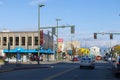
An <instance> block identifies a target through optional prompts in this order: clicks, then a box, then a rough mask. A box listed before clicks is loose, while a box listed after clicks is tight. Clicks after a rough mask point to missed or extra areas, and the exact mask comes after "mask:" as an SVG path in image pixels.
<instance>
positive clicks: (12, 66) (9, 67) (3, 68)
mask: <svg viewBox="0 0 120 80" xmlns="http://www.w3.org/2000/svg"><path fill="white" fill-rule="evenodd" d="M55 63H56V62H40V64H38V63H37V62H27V63H6V64H4V65H0V73H1V72H8V71H13V70H21V69H38V68H50V67H51V66H50V64H55Z"/></svg>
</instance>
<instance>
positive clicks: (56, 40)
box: [56, 18, 61, 60]
mask: <svg viewBox="0 0 120 80" xmlns="http://www.w3.org/2000/svg"><path fill="white" fill-rule="evenodd" d="M58 21H61V19H58V18H57V19H56V22H57V26H56V27H57V30H56V33H57V36H56V37H57V40H56V41H57V45H56V47H57V48H56V52H57V53H56V59H57V60H58Z"/></svg>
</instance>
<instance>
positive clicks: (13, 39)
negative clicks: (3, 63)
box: [0, 30, 54, 57]
mask: <svg viewBox="0 0 120 80" xmlns="http://www.w3.org/2000/svg"><path fill="white" fill-rule="evenodd" d="M53 40H54V39H53V36H50V35H48V34H44V33H43V30H41V31H40V44H41V45H40V46H41V47H43V49H44V50H47V49H48V48H49V49H51V50H53V44H54V43H53ZM9 45H10V47H9ZM37 48H38V31H13V32H10V31H8V30H7V31H2V32H0V50H3V52H4V50H7V51H8V50H9V49H10V50H14V51H15V49H22V50H23V51H22V52H23V53H26V51H27V50H28V51H29V50H32V51H33V52H31V54H32V53H35V54H36V55H37V53H38V51H36V49H37ZM24 51H25V52H24ZM7 53H8V52H7ZM11 53H12V52H11ZM16 53H17V52H16ZM27 53H29V52H27ZM43 54H44V53H43ZM45 55H47V52H46V54H45ZM7 57H8V56H7Z"/></svg>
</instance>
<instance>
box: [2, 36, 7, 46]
mask: <svg viewBox="0 0 120 80" xmlns="http://www.w3.org/2000/svg"><path fill="white" fill-rule="evenodd" d="M6 45H7V37H3V46H6Z"/></svg>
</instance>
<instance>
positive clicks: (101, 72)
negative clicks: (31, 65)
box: [0, 61, 120, 80]
mask: <svg viewBox="0 0 120 80" xmlns="http://www.w3.org/2000/svg"><path fill="white" fill-rule="evenodd" d="M50 66H51V67H50V68H41V69H23V70H14V71H9V72H3V73H0V80H68V79H69V80H119V79H120V78H116V77H115V76H114V74H113V73H112V70H111V63H109V62H104V61H100V62H95V69H89V68H83V69H80V68H79V62H69V63H66V62H59V63H57V64H50Z"/></svg>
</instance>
